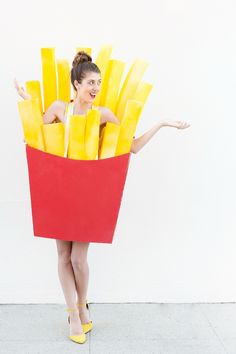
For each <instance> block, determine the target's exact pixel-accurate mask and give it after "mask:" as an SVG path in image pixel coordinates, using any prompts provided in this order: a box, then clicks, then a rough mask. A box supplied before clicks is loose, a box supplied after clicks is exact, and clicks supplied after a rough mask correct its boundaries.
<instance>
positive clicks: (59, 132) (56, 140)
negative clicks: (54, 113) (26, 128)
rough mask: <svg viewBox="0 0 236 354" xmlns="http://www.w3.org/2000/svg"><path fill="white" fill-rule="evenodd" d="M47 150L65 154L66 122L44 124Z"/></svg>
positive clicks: (61, 154)
mask: <svg viewBox="0 0 236 354" xmlns="http://www.w3.org/2000/svg"><path fill="white" fill-rule="evenodd" d="M42 130H43V134H44V141H45V147H46V152H48V153H50V154H54V155H58V156H64V145H65V144H64V134H65V125H64V123H52V124H43V126H42Z"/></svg>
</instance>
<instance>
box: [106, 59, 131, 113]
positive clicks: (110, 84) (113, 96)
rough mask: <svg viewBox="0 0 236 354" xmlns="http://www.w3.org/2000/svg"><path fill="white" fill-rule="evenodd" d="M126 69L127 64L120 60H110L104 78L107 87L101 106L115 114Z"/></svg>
mask: <svg viewBox="0 0 236 354" xmlns="http://www.w3.org/2000/svg"><path fill="white" fill-rule="evenodd" d="M124 69H125V63H124V62H123V61H120V60H109V62H108V67H107V70H106V74H105V77H104V81H105V84H104V85H105V87H104V90H103V93H102V95H101V105H102V106H105V107H107V108H110V109H111V110H112V112H115V109H116V105H117V100H118V94H119V88H120V82H121V78H122V74H123V72H124Z"/></svg>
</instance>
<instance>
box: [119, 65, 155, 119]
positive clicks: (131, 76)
mask: <svg viewBox="0 0 236 354" xmlns="http://www.w3.org/2000/svg"><path fill="white" fill-rule="evenodd" d="M147 66H148V64H147V63H146V62H144V61H143V60H140V59H136V60H135V61H134V62H133V64H132V65H131V67H130V69H129V72H128V74H127V76H126V78H125V81H124V83H123V85H122V88H121V90H120V94H119V98H118V102H117V107H116V111H115V112H114V113H115V114H116V116H117V118H118V119H119V120H120V121H122V120H123V117H124V112H125V105H126V102H127V100H129V99H132V97H133V95H134V93H135V91H136V90H137V88H138V85H139V83H140V81H141V79H142V77H143V74H144V72H145V70H146V68H147Z"/></svg>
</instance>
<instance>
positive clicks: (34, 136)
mask: <svg viewBox="0 0 236 354" xmlns="http://www.w3.org/2000/svg"><path fill="white" fill-rule="evenodd" d="M18 110H19V114H20V117H21V122H22V126H23V132H24V138H25V141H26V143H27V144H28V145H29V146H32V147H34V148H36V149H39V150H41V151H44V139H43V135H42V131H41V125H42V124H43V119H42V114H41V112H40V109H39V105H38V99H37V98H32V99H30V100H24V101H20V102H18Z"/></svg>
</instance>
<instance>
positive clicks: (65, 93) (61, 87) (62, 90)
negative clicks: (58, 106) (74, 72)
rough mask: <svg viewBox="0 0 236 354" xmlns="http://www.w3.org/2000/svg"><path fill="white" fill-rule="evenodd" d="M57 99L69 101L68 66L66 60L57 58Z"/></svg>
mask: <svg viewBox="0 0 236 354" xmlns="http://www.w3.org/2000/svg"><path fill="white" fill-rule="evenodd" d="M57 78H58V99H59V100H62V101H64V102H69V101H70V66H69V63H68V61H67V60H64V59H60V60H57Z"/></svg>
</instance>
